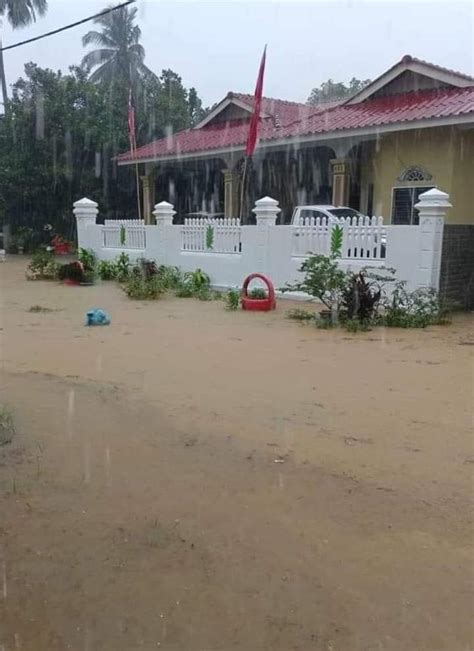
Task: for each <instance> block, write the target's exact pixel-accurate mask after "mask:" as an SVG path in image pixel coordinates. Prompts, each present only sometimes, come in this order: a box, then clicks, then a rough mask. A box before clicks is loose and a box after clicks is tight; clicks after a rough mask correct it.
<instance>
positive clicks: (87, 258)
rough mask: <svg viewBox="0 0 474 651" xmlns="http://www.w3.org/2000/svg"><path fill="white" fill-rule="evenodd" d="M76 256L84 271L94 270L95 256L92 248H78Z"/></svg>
mask: <svg viewBox="0 0 474 651" xmlns="http://www.w3.org/2000/svg"><path fill="white" fill-rule="evenodd" d="M77 258H78V260H79V262H81V263H82V266H83V267H84V271H88V272H90V271H95V267H96V263H97V258H96V255H95V253H94V251H93V250H92V249H83V248H80V249H79V250H78V252H77Z"/></svg>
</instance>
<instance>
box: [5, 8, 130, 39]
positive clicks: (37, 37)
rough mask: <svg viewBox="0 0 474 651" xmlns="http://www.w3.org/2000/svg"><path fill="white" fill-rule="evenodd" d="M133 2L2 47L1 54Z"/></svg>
mask: <svg viewBox="0 0 474 651" xmlns="http://www.w3.org/2000/svg"><path fill="white" fill-rule="evenodd" d="M133 2H135V0H127V1H126V2H122V4H120V5H117V6H116V7H109V8H108V9H105V10H104V11H101V12H99V13H98V14H94V16H89V17H88V18H83V19H82V20H78V21H77V22H75V23H71V24H70V25H65V26H64V27H59V29H53V31H52V32H46V34H41V36H35V37H34V38H28V39H27V40H26V41H20V42H19V43H14V44H13V45H7V46H6V47H0V52H5V50H12V49H13V48H14V47H20V45H26V44H27V43H33V41H39V40H40V39H42V38H46V37H47V36H52V35H53V34H59V32H64V31H65V30H66V29H71V27H77V25H82V24H83V23H87V22H88V21H89V20H94V18H98V17H99V16H104V15H105V14H109V13H110V12H111V11H115V10H116V9H121V8H122V7H126V6H127V5H130V4H132V3H133Z"/></svg>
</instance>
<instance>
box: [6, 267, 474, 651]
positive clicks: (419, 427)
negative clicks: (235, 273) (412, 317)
mask: <svg viewBox="0 0 474 651" xmlns="http://www.w3.org/2000/svg"><path fill="white" fill-rule="evenodd" d="M23 274H24V263H23V261H21V260H18V259H17V260H13V261H9V262H7V263H5V264H1V265H0V275H1V285H0V287H1V292H2V295H1V319H2V323H1V324H0V326H1V328H2V331H1V332H0V334H1V335H2V360H3V365H2V374H1V395H0V402H1V403H2V404H8V405H9V406H10V407H11V408H12V409H13V411H14V413H15V421H16V435H15V437H14V439H13V442H12V443H11V444H10V445H7V446H3V447H0V650H1V651H13V650H16V649H22V650H23V651H30V650H31V651H43V650H44V651H59V650H61V651H62V650H63V649H73V650H75V651H76V650H77V651H109V650H110V651H121V650H122V649H123V650H127V651H134V650H135V649H146V650H151V649H156V648H161V649H172V650H180V651H181V650H183V651H184V650H186V651H188V650H192V651H194V650H196V651H198V650H199V651H201V650H202V651H204V650H206V651H207V650H211V649H212V650H219V651H228V650H231V649H238V650H242V651H253V650H268V651H270V650H273V649H275V650H281V651H289V650H293V649H300V650H317V651H375V650H377V651H379V650H381V651H424V650H427V651H428V650H429V651H433V650H437V651H441V650H443V651H468V650H469V649H471V648H473V646H474V636H473V629H472V623H471V619H470V618H471V615H472V606H473V594H472V579H473V569H472V568H473V564H472V561H473V555H472V517H471V516H472V511H471V510H470V508H471V506H472V472H473V469H474V449H473V440H472V430H471V425H472V397H473V395H472V393H473V384H472V368H473V366H472V353H473V352H474V348H473V343H474V331H473V328H472V320H471V319H470V317H469V316H467V315H461V316H457V317H456V318H455V320H454V322H453V324H452V325H451V326H448V327H437V328H429V329H426V330H421V331H401V330H390V331H386V330H383V329H376V330H373V331H372V332H368V333H358V334H348V333H345V332H330V331H319V330H316V329H314V328H312V327H310V326H301V325H299V324H297V323H294V322H291V321H288V320H286V319H285V318H284V313H285V310H286V309H287V308H288V307H289V304H288V303H287V302H280V303H279V305H278V310H277V312H275V313H272V314H251V313H243V312H237V313H231V312H227V311H225V310H224V308H223V305H222V304H221V303H219V302H211V303H203V302H198V301H194V300H191V299H187V300H186V299H174V298H165V299H163V300H161V301H158V302H155V303H149V304H146V303H142V302H133V301H130V300H129V299H127V298H126V297H125V296H124V295H123V293H122V292H121V291H120V290H119V289H118V288H117V287H116V286H115V285H113V284H109V283H103V284H101V285H97V286H94V287H64V286H62V285H58V284H55V283H46V282H26V281H25V280H24V276H23ZM33 305H41V306H43V307H47V308H49V309H51V310H53V311H51V312H38V313H33V312H29V308H30V307H31V306H33ZM90 307H103V308H105V309H107V310H108V311H109V312H110V314H111V316H112V325H111V326H109V327H104V328H95V329H87V328H85V327H84V326H83V320H84V313H85V311H86V310H87V309H88V308H90Z"/></svg>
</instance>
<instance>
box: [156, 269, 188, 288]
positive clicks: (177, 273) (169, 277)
mask: <svg viewBox="0 0 474 651" xmlns="http://www.w3.org/2000/svg"><path fill="white" fill-rule="evenodd" d="M158 276H159V278H160V279H161V282H162V284H163V286H164V287H166V289H167V290H169V291H171V290H175V289H179V288H180V287H181V286H182V284H183V279H184V274H183V272H182V271H181V269H180V268H179V267H167V266H166V265H160V266H159V267H158Z"/></svg>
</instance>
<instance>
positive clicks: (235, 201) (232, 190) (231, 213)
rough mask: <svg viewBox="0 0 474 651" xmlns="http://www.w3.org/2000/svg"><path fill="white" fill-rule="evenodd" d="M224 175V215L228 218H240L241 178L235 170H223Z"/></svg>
mask: <svg viewBox="0 0 474 651" xmlns="http://www.w3.org/2000/svg"><path fill="white" fill-rule="evenodd" d="M223 174H224V214H225V216H226V217H238V216H239V187H240V176H239V173H238V172H236V171H234V170H223Z"/></svg>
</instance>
